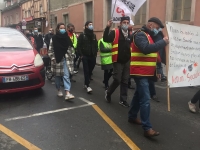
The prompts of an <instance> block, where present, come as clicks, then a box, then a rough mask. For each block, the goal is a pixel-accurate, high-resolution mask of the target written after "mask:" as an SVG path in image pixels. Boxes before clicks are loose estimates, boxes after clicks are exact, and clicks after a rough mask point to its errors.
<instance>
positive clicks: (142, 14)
mask: <svg viewBox="0 0 200 150" xmlns="http://www.w3.org/2000/svg"><path fill="white" fill-rule="evenodd" d="M146 10H147V2H145V3H144V4H143V5H142V6H141V7H140V9H139V10H138V12H137V13H136V15H135V22H134V23H135V25H140V24H144V23H146Z"/></svg>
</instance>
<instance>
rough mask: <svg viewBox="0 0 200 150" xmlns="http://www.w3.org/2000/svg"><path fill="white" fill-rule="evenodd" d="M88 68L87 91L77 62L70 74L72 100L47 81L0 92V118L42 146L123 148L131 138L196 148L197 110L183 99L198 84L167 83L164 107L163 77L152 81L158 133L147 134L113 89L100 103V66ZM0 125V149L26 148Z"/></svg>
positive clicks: (199, 134)
mask: <svg viewBox="0 0 200 150" xmlns="http://www.w3.org/2000/svg"><path fill="white" fill-rule="evenodd" d="M93 74H94V75H93V79H94V80H93V81H92V82H91V87H92V89H93V94H91V95H89V94H87V93H86V91H85V89H83V72H82V68H80V70H79V73H78V74H77V75H76V76H75V77H74V79H75V80H76V82H75V83H72V90H71V92H72V94H74V95H75V96H76V98H75V99H74V100H73V101H67V102H66V101H64V98H59V97H57V95H56V94H57V92H56V89H55V85H54V84H52V82H50V81H46V84H45V86H44V87H43V88H42V89H41V90H34V91H27V92H22V93H15V94H9V95H0V124H2V125H3V126H4V127H6V128H7V129H9V130H11V131H12V132H13V133H15V134H16V135H18V136H20V137H21V138H23V139H24V140H26V141H28V142H30V143H31V144H33V145H35V146H36V147H38V148H40V149H43V150H129V149H131V148H130V145H131V144H133V143H135V144H136V145H137V147H139V148H140V149H142V150H199V149H200V142H199V139H200V129H199V127H200V119H199V117H200V113H196V114H192V113H190V112H189V110H188V104H187V102H188V101H189V100H190V99H191V97H192V96H193V95H194V93H195V92H196V91H197V90H199V88H198V87H195V88H188V87H186V88H174V89H171V90H170V98H171V111H170V112H168V111H167V97H166V95H167V92H166V87H165V83H161V82H158V83H156V91H157V96H158V97H159V99H160V100H161V102H159V103H158V102H155V101H151V123H152V125H153V129H155V130H157V131H159V132H160V136H158V137H155V138H152V139H149V138H145V137H144V136H143V130H142V128H141V126H138V125H132V124H130V123H128V122H127V118H128V110H129V108H125V107H122V106H121V105H119V104H118V101H119V89H117V90H116V92H115V93H114V95H113V96H112V103H110V104H108V103H106V101H105V100H104V87H103V84H102V79H103V71H102V70H101V68H100V67H99V66H96V68H95V70H94V72H93ZM133 93H134V90H129V97H128V102H129V103H130V102H131V99H132V96H133ZM94 104H95V106H97V107H98V108H100V109H101V110H102V111H103V112H104V113H105V114H103V115H102V114H101V115H102V116H104V117H105V116H107V117H108V118H109V119H110V120H112V121H113V123H114V125H116V126H117V127H118V128H115V126H114V125H113V124H112V121H108V120H107V121H105V120H104V119H103V118H102V116H101V115H99V113H98V111H97V110H95V109H94ZM111 126H112V127H113V128H115V130H114V129H113V128H111ZM1 130H2V129H1V127H0V150H23V149H26V148H25V147H24V145H27V144H26V143H24V142H22V144H19V142H16V139H17V138H18V137H16V136H15V139H13V134H11V137H12V138H10V137H9V136H8V135H6V134H7V131H5V130H4V132H5V133H4V132H3V131H1ZM9 133H10V132H9ZM121 133H124V134H121ZM119 135H121V136H119ZM127 138H128V139H130V140H131V141H129V140H127Z"/></svg>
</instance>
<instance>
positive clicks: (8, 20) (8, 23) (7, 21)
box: [6, 16, 9, 25]
mask: <svg viewBox="0 0 200 150" xmlns="http://www.w3.org/2000/svg"><path fill="white" fill-rule="evenodd" d="M8 24H9V18H8V16H7V24H6V25H8Z"/></svg>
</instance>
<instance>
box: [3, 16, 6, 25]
mask: <svg viewBox="0 0 200 150" xmlns="http://www.w3.org/2000/svg"><path fill="white" fill-rule="evenodd" d="M3 23H4V26H6V17H4V18H3Z"/></svg>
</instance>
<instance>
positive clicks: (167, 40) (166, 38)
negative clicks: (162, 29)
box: [163, 36, 169, 44]
mask: <svg viewBox="0 0 200 150" xmlns="http://www.w3.org/2000/svg"><path fill="white" fill-rule="evenodd" d="M163 40H164V41H165V42H166V44H169V38H168V36H165V37H164V38H163Z"/></svg>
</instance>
